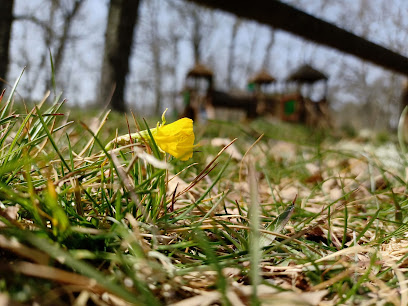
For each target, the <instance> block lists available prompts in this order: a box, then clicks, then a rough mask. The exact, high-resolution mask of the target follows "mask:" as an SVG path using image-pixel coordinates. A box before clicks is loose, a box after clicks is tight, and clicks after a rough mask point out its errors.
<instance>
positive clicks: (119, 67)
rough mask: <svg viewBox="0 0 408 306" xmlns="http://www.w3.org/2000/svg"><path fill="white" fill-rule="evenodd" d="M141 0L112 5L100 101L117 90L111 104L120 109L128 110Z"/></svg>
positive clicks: (117, 1) (119, 0)
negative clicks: (128, 84) (126, 97)
mask: <svg viewBox="0 0 408 306" xmlns="http://www.w3.org/2000/svg"><path fill="white" fill-rule="evenodd" d="M139 2H140V1H139V0H111V1H110V6H109V16H108V24H107V28H106V34H105V51H104V57H103V64H102V75H101V80H100V85H99V98H98V101H99V103H104V101H106V99H108V98H109V97H110V96H111V94H112V92H113V91H114V93H113V95H112V99H111V100H110V106H111V108H112V109H113V110H116V111H120V112H125V111H126V106H125V101H124V94H125V85H126V84H125V83H126V75H127V73H128V71H129V58H130V53H131V49H132V42H133V33H134V28H135V25H136V21H137V15H138V9H139Z"/></svg>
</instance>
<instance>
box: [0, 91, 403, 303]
mask: <svg viewBox="0 0 408 306" xmlns="http://www.w3.org/2000/svg"><path fill="white" fill-rule="evenodd" d="M10 101H11V100H10ZM10 101H6V98H4V99H3V102H2V105H3V109H2V111H1V113H0V124H1V135H0V256H1V257H0V271H1V272H0V304H3V303H6V302H7V301H8V302H10V301H13V302H16V303H18V302H19V303H22V304H32V303H34V302H36V303H37V305H88V304H90V305H92V304H95V305H160V304H163V305H188V306H193V305H220V304H222V305H234V306H236V305H250V304H251V305H257V304H263V305H343V304H346V305H347V304H350V305H355V304H361V305H372V304H376V303H377V304H387V305H407V304H408V285H407V278H408V268H407V267H408V265H407V263H408V260H407V256H408V248H407V247H408V237H407V235H406V229H407V228H408V226H407V225H406V224H407V223H406V221H407V217H408V214H407V212H406V211H405V207H407V205H408V202H407V197H406V195H407V190H406V188H407V183H406V182H407V171H406V170H407V165H408V162H407V155H406V153H403V152H402V151H401V149H400V147H399V146H398V144H397V142H396V141H395V139H396V137H393V136H389V137H385V136H384V134H382V136H381V137H380V136H378V137H371V138H369V139H368V138H364V139H363V138H362V137H354V138H351V137H340V136H338V135H334V134H333V132H332V131H328V130H324V131H322V130H317V129H309V128H306V127H304V126H300V125H293V124H286V123H279V122H274V121H268V120H266V119H259V120H255V121H252V122H247V123H239V122H224V121H212V122H207V123H205V124H196V125H195V126H194V130H195V135H196V143H197V144H199V145H198V146H197V147H196V148H195V152H194V155H193V158H192V159H189V160H187V161H180V160H177V159H175V158H172V157H171V156H170V155H165V154H162V153H160V151H158V150H157V147H156V145H155V144H154V141H153V140H152V139H150V140H149V141H147V142H142V143H139V144H135V145H130V146H123V147H120V148H118V149H115V150H114V151H109V152H108V151H107V150H105V149H104V148H105V145H106V143H107V142H108V141H110V140H112V139H114V138H115V133H116V129H118V132H117V133H118V134H119V135H122V134H126V133H127V130H128V129H129V130H130V131H131V132H136V130H137V129H138V128H137V125H139V128H140V129H141V130H144V129H145V128H146V127H147V126H148V127H155V126H156V122H155V121H151V122H147V123H146V122H144V121H143V120H141V119H140V118H137V119H134V118H132V115H130V116H127V117H126V118H125V116H124V115H117V114H110V115H109V116H105V114H102V115H100V116H92V115H90V114H86V113H85V114H81V115H78V116H77V115H74V116H73V115H68V113H69V111H65V110H64V108H65V106H64V107H62V105H61V104H59V103H56V104H53V105H51V106H47V105H46V104H43V105H40V106H39V107H38V108H37V109H33V111H31V112H26V113H25V114H19V115H18V114H17V113H15V112H14V111H13V110H12V107H13V105H12V103H9V102H10ZM72 118H75V120H74V121H70V120H72ZM78 118H79V119H78ZM125 119H126V120H125ZM80 121H81V122H82V123H81V122H80ZM127 121H128V122H127ZM122 122H123V126H122V125H121V126H118V123H120V124H122ZM337 134H338V133H337Z"/></svg>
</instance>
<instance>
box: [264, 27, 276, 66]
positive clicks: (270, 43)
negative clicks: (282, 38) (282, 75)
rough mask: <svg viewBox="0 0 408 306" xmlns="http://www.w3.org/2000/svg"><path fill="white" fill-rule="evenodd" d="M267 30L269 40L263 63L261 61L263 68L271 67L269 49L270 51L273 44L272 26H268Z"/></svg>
mask: <svg viewBox="0 0 408 306" xmlns="http://www.w3.org/2000/svg"><path fill="white" fill-rule="evenodd" d="M269 31H270V34H269V35H270V36H269V42H268V44H267V45H266V48H265V57H264V59H263V63H262V67H263V68H264V69H267V70H269V69H270V68H271V67H269V66H270V64H271V51H272V47H273V45H274V44H275V30H274V29H273V28H270V29H269Z"/></svg>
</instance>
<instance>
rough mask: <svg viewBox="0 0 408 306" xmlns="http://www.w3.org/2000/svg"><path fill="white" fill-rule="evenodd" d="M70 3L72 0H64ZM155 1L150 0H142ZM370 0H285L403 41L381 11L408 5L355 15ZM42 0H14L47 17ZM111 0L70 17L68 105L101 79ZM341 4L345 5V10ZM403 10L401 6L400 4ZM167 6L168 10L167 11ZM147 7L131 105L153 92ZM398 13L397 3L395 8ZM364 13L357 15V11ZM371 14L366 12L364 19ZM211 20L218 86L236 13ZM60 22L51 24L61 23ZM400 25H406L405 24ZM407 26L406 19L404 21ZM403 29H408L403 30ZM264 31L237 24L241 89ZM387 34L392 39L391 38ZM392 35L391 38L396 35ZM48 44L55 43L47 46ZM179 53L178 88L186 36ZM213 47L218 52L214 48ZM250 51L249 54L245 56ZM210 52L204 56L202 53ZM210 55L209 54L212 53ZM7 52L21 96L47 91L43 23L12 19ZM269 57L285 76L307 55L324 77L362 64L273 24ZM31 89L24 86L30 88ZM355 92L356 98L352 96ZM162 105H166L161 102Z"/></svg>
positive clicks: (85, 99) (260, 53) (381, 39)
mask: <svg viewBox="0 0 408 306" xmlns="http://www.w3.org/2000/svg"><path fill="white" fill-rule="evenodd" d="M61 1H62V2H65V3H69V2H70V1H71V0H61ZM146 1H153V0H145V3H146ZM364 1H367V0H360V1H351V0H343V1H332V0H330V1H328V0H315V1H299V0H286V1H285V2H287V3H289V4H291V5H294V6H297V7H299V8H302V9H304V10H305V11H306V12H309V13H311V14H313V15H315V16H318V17H321V18H323V19H325V20H327V21H330V22H333V23H335V24H336V25H338V26H341V27H343V28H345V29H347V30H349V31H352V32H354V33H356V34H358V35H364V36H366V37H367V38H368V39H369V40H371V41H374V42H377V43H380V44H383V45H385V46H387V45H388V46H389V47H391V48H394V47H395V45H397V43H400V44H401V42H404V38H401V35H402V34H401V33H398V34H396V33H397V31H396V30H393V27H394V28H395V24H394V23H391V20H387V16H385V13H384V12H385V11H386V10H388V9H389V8H388V7H386V6H384V5H388V6H391V9H392V8H398V7H399V6H402V8H405V9H408V6H407V5H406V3H405V2H403V1H402V0H395V1H392V2H390V1H386V0H369V1H370V3H371V4H372V3H374V5H372V7H374V9H372V11H371V12H370V15H367V16H368V17H367V16H363V17H364V18H366V20H365V21H364V20H363V19H362V18H363V17H361V16H359V15H358V14H359V9H360V6H359V5H360V4H361V3H364ZM47 3H48V2H47V1H45V0H30V1H26V0H15V12H14V13H15V15H17V16H19V15H25V14H32V15H34V16H37V18H44V17H43V16H44V14H45V15H46V13H47ZM108 4H109V1H108V0H87V1H86V2H85V5H84V7H83V8H82V10H81V16H80V18H78V19H77V21H76V22H75V23H74V26H73V30H72V34H73V35H74V36H75V38H76V40H75V41H74V42H73V43H70V44H69V45H68V46H67V48H66V53H65V61H64V63H63V67H62V69H61V70H62V71H64V73H63V74H62V75H61V76H59V77H60V80H61V82H60V83H63V84H65V86H64V88H60V87H59V89H60V90H63V91H64V94H63V96H64V97H67V98H68V101H69V103H71V104H73V105H84V104H85V103H89V101H93V100H94V99H95V93H96V86H97V84H98V80H99V71H100V67H101V63H102V55H103V43H104V41H103V39H104V32H105V27H106V19H107V11H108ZM158 4H159V8H158V10H157V14H159V16H160V20H161V21H160V22H161V23H162V26H161V28H160V31H161V34H162V35H164V36H165V35H168V33H170V31H183V30H184V29H180V26H182V25H180V24H177V23H175V24H174V23H172V22H173V21H172V20H173V19H174V18H172V17H174V16H172V15H171V14H173V13H172V11H171V10H169V9H168V7H167V6H166V5H167V0H158ZM345 7H346V8H347V10H345ZM400 11H402V12H403V11H404V10H403V9H401V10H400ZM169 12H170V13H169ZM148 13H149V12H148V10H147V6H146V5H142V7H141V8H140V19H139V26H138V32H137V33H136V34H135V38H136V45H135V46H134V48H133V53H132V54H133V56H132V58H131V71H130V73H129V75H128V88H127V94H126V98H127V101H129V103H130V104H131V105H137V106H140V105H144V104H149V103H151V101H152V100H153V92H152V90H151V89H150V88H149V86H148V85H146V84H148V80H151V74H152V72H151V66H152V65H151V57H150V55H149V52H147V51H146V48H145V47H144V45H143V39H144V38H145V36H146V35H145V33H141V31H145V30H146V24H147V23H148V21H147V19H148ZM395 14H398V10H396V13H395ZM360 17H361V20H360V19H359V18H360ZM367 18H368V19H367ZM405 20H408V19H407V18H405V19H404V18H401V22H406V21H405ZM215 22H216V25H217V31H216V33H215V34H214V35H212V37H211V39H208V40H207V45H206V46H205V50H204V51H203V54H204V58H205V61H206V64H208V65H210V66H213V67H216V69H217V71H216V82H217V83H216V85H217V86H218V87H219V88H221V89H223V86H224V84H225V71H226V64H227V61H226V58H227V52H228V46H229V41H228V40H229V37H230V31H231V27H232V24H233V22H234V18H233V17H232V16H231V15H230V14H224V13H217V15H216V18H215ZM366 22H369V23H370V26H369V27H368V30H367V27H363V25H364V23H366ZM60 26H61V25H60V24H57V25H56V27H60ZM402 26H405V25H402ZM407 29H408V26H407ZM405 35H406V33H405ZM268 39H269V28H268V27H266V26H262V25H259V24H256V23H254V22H246V23H245V26H243V27H241V28H240V30H239V34H238V45H239V48H238V49H237V50H236V52H235V57H236V63H237V67H236V68H235V75H236V77H235V83H236V87H237V88H238V89H241V90H244V89H245V83H246V79H247V78H248V77H250V75H247V74H251V73H252V74H253V73H255V72H256V71H257V70H259V69H261V68H262V67H261V63H262V59H263V57H264V55H265V54H264V53H265V51H264V50H265V46H266V44H267V43H268ZM390 42H391V43H392V44H391V45H390ZM393 42H394V43H393ZM49 47H50V49H51V52H53V50H54V49H53V46H49ZM179 51H180V58H181V61H180V63H179V64H178V65H177V67H176V74H177V80H176V84H177V87H178V90H181V88H182V86H183V79H184V76H185V74H186V72H187V71H188V69H189V68H191V66H192V65H193V60H192V52H191V48H190V46H189V44H188V42H186V41H181V42H180V50H179ZM398 51H399V52H407V51H408V50H406V49H405V48H403V47H401V46H400V47H399V50H398ZM214 54H215V55H214ZM250 54H251V57H250V56H249V55H250ZM207 55H208V56H207ZM210 55H211V56H210ZM11 59H12V63H11V66H10V73H9V78H8V79H9V82H10V83H13V82H14V79H15V78H16V77H17V76H18V75H19V74H20V72H21V70H22V69H23V67H25V66H27V68H26V72H25V73H24V76H23V78H22V81H21V85H20V86H19V92H20V93H21V95H22V96H23V97H25V98H28V97H30V98H34V99H41V98H42V96H43V95H44V93H45V91H46V89H47V88H46V87H45V85H44V82H43V80H45V79H49V77H50V74H51V68H50V64H49V60H48V52H47V50H46V49H45V48H44V43H43V36H42V31H41V29H40V28H39V27H38V26H36V25H34V24H33V23H32V22H29V21H16V22H15V23H14V24H13V33H12V41H11ZM271 59H272V61H271V65H270V67H268V70H269V71H270V73H271V74H272V75H274V76H275V77H276V78H277V79H284V78H285V77H286V76H287V75H289V74H290V73H291V72H292V71H293V70H295V69H296V68H297V67H299V65H301V64H303V63H311V64H313V65H314V66H315V67H316V68H318V69H320V70H322V71H323V72H325V73H327V74H329V76H330V80H329V85H337V80H336V78H337V79H338V78H340V77H342V78H347V77H350V78H354V77H355V75H356V74H357V72H356V71H354V70H353V69H354V68H355V67H360V66H361V61H359V60H358V59H356V58H354V57H352V56H348V55H345V54H342V53H340V52H338V51H336V50H332V49H329V48H326V47H321V46H317V45H315V44H312V43H309V42H307V41H305V40H303V39H299V38H298V37H296V36H294V35H292V34H289V33H286V32H283V31H279V30H277V31H276V34H275V44H274V48H273V50H272V54H271ZM339 59H342V60H344V62H345V63H346V65H339V64H338V62H336V61H337V60H339ZM163 61H167V62H169V63H171V61H172V58H171V53H166V54H165V55H164V59H163ZM42 62H43V63H45V68H44V69H41V63H42ZM367 67H368V71H369V73H367V75H366V78H367V81H368V83H373V82H374V81H375V80H376V79H377V78H378V77H379V76H381V75H383V74H384V73H385V72H384V70H382V69H381V68H378V67H376V66H373V65H370V64H367ZM165 82H166V85H165V90H170V89H171V88H172V86H173V85H174V82H173V81H172V80H170V79H166V80H165ZM57 84H59V83H58V80H57ZM28 93H29V94H28ZM349 95H350V97H347V92H344V93H343V95H342V98H343V99H349V100H353V99H354V100H355V99H356V98H355V95H354V96H353V95H352V94H349ZM353 97H354V98H353ZM165 106H167V105H164V107H165Z"/></svg>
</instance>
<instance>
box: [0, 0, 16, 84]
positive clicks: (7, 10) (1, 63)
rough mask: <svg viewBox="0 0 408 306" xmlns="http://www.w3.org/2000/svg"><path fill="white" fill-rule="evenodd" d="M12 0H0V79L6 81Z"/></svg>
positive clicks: (11, 21)
mask: <svg viewBox="0 0 408 306" xmlns="http://www.w3.org/2000/svg"><path fill="white" fill-rule="evenodd" d="M13 5H14V0H0V8H1V9H0V78H3V79H6V75H7V69H8V63H9V45H10V36H11V24H12V23H13Z"/></svg>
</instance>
